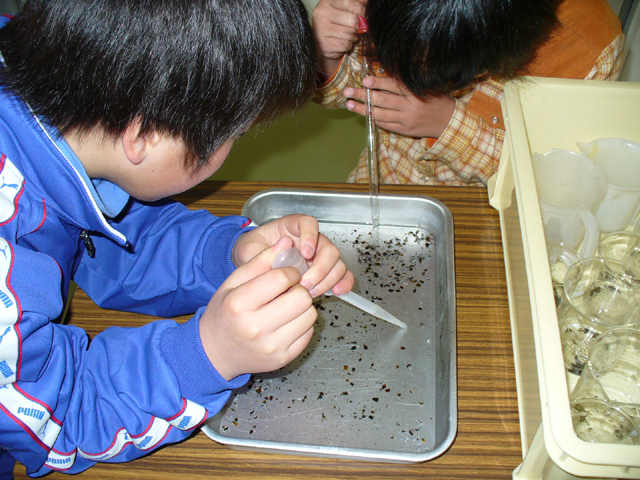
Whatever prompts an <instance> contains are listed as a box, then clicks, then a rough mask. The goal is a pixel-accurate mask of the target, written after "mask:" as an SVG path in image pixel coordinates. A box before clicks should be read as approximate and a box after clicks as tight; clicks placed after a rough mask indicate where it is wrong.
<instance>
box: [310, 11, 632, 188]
mask: <svg viewBox="0 0 640 480" xmlns="http://www.w3.org/2000/svg"><path fill="white" fill-rule="evenodd" d="M359 16H360V17H364V18H366V20H367V23H368V32H369V35H370V36H371V38H372V40H373V44H374V47H375V55H376V57H377V61H378V62H379V64H378V65H377V68H376V69H375V74H376V75H375V76H367V77H366V78H365V79H364V80H362V81H361V80H360V76H361V72H362V68H363V67H362V65H363V62H362V57H361V54H362V52H361V51H360V49H359V47H358V40H359V36H358V34H357V32H358V30H359V28H360V22H359V18H358V17H359ZM313 30H314V33H315V35H316V42H317V45H318V63H319V67H320V73H319V81H320V84H321V86H320V89H319V91H318V95H317V98H316V100H317V101H318V102H319V103H321V104H322V105H325V106H327V107H331V108H338V107H345V106H346V108H348V109H349V110H352V111H354V112H356V113H358V114H360V115H364V114H365V108H364V105H363V104H362V102H363V101H364V98H365V91H364V89H363V85H364V86H365V87H368V88H371V89H372V90H373V91H372V103H373V105H374V116H375V120H376V124H377V125H378V127H380V128H379V146H378V160H379V167H380V172H379V181H380V183H409V184H421V185H463V186H464V185H473V186H483V185H486V184H487V182H488V180H489V178H490V177H491V175H493V174H494V173H495V172H496V170H497V168H498V162H499V160H500V155H501V151H502V145H503V142H504V128H505V126H504V120H503V118H502V113H501V108H500V99H501V98H502V94H503V87H504V82H505V81H506V80H509V79H513V78H516V77H518V76H520V75H531V76H541V77H555V78H574V79H590V80H593V79H596V80H616V79H617V78H618V76H619V74H620V70H621V67H622V65H621V62H622V48H623V43H624V36H623V34H622V32H621V28H620V22H619V20H618V18H617V16H616V15H615V14H614V12H613V11H612V10H611V8H610V6H609V4H608V3H607V1H606V0H463V1H459V0H368V1H367V0H320V2H319V3H318V4H317V6H316V8H315V9H314V10H313ZM365 153H366V152H363V154H362V155H361V157H360V162H359V164H358V166H357V168H356V169H355V170H354V171H353V172H352V173H351V175H350V176H349V179H348V180H349V181H350V182H365V183H366V182H368V181H369V176H368V168H367V161H366V155H365Z"/></svg>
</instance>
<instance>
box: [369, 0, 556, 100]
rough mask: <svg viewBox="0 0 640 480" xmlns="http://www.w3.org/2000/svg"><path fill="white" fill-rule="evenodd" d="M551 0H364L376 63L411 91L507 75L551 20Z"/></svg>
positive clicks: (446, 89) (528, 55)
mask: <svg viewBox="0 0 640 480" xmlns="http://www.w3.org/2000/svg"><path fill="white" fill-rule="evenodd" d="M558 4H559V0H369V1H368V3H367V7H366V16H367V20H368V23H369V33H370V35H371V37H372V39H373V43H374V45H375V48H376V54H377V56H378V60H379V61H380V63H381V65H382V66H383V67H384V68H385V69H386V70H387V71H388V73H390V74H391V75H392V76H394V77H396V78H399V79H400V80H402V82H403V83H404V84H405V85H407V87H409V89H411V90H412V91H413V92H414V93H416V94H418V95H424V94H428V93H430V92H437V93H452V92H455V91H457V90H461V89H463V88H465V87H468V86H469V85H471V84H472V83H473V82H474V80H475V79H477V78H478V77H480V76H482V75H484V74H488V75H492V76H494V77H499V78H502V79H509V78H513V77H514V76H516V75H518V74H519V73H520V72H521V71H522V69H523V68H524V67H525V66H526V64H527V63H529V62H530V61H531V60H532V59H533V58H534V56H535V52H536V49H537V48H538V46H539V45H540V44H541V43H542V42H543V41H544V40H545V39H546V38H547V37H548V36H549V35H550V33H551V32H552V30H553V28H554V27H555V26H556V25H558V23H559V22H558V19H557V16H556V11H557V7H558Z"/></svg>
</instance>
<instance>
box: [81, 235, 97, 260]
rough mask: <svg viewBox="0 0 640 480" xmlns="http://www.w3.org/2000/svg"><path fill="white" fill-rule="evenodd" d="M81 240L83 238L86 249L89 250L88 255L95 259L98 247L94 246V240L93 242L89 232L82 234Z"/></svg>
mask: <svg viewBox="0 0 640 480" xmlns="http://www.w3.org/2000/svg"><path fill="white" fill-rule="evenodd" d="M80 238H82V241H83V242H84V247H85V248H86V249H87V253H88V254H89V256H90V257H91V258H94V257H95V256H96V247H95V246H94V245H93V240H91V237H90V236H89V232H87V231H86V230H83V231H82V233H81V234H80Z"/></svg>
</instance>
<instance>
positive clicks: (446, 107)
mask: <svg viewBox="0 0 640 480" xmlns="http://www.w3.org/2000/svg"><path fill="white" fill-rule="evenodd" d="M363 84H364V85H365V86H366V87H369V88H370V89H371V90H372V92H371V93H372V103H373V105H374V107H375V119H376V125H378V127H380V128H384V129H385V130H388V131H390V132H394V133H399V134H400V135H405V136H407V137H415V138H426V137H433V138H438V137H439V136H440V135H441V134H442V132H443V131H444V130H445V128H447V125H448V124H449V121H450V120H451V117H452V115H453V112H454V111H455V107H456V102H455V100H454V99H453V98H451V97H448V96H447V95H429V96H427V97H425V98H420V97H417V96H416V95H415V94H413V92H411V91H410V90H409V89H408V88H407V87H405V86H404V84H402V83H401V82H399V81H398V80H396V79H394V78H389V77H377V76H369V77H366V78H365V79H364V80H363ZM343 95H344V96H345V97H346V98H347V99H349V100H348V101H347V105H346V106H347V108H348V109H349V110H351V111H352V112H355V113H357V114H359V115H362V116H364V115H366V112H365V106H364V103H363V102H364V100H365V95H366V92H365V89H362V88H354V87H348V88H345V90H344V92H343Z"/></svg>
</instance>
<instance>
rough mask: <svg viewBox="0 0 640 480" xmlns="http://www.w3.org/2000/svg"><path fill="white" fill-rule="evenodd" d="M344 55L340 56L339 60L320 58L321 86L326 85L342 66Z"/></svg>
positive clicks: (319, 76) (319, 74)
mask: <svg viewBox="0 0 640 480" xmlns="http://www.w3.org/2000/svg"><path fill="white" fill-rule="evenodd" d="M343 58H344V55H340V56H339V57H337V58H330V57H325V56H319V58H318V82H319V83H320V84H324V83H326V82H327V81H328V80H330V79H331V78H333V77H334V76H335V74H336V72H337V71H338V69H339V68H340V65H341V64H342V59H343Z"/></svg>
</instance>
